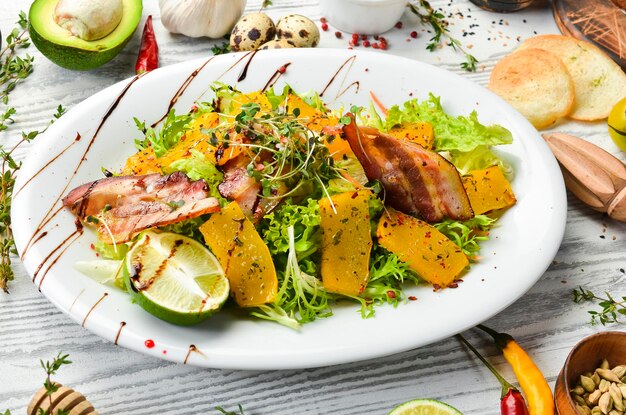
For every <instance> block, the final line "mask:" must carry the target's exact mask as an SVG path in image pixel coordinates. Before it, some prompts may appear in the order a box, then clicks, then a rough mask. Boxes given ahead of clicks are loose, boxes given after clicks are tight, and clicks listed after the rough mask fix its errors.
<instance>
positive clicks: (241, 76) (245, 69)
mask: <svg viewBox="0 0 626 415" xmlns="http://www.w3.org/2000/svg"><path fill="white" fill-rule="evenodd" d="M257 52H258V49H257V50H254V51H252V52H250V53H246V54H245V55H244V58H245V57H246V56H248V55H250V59H248V62H246V65H245V66H244V67H243V69H242V71H241V73H240V74H239V77H238V78H237V82H241V81H243V80H244V79H246V76H248V67H249V66H250V63H251V62H252V59H253V58H254V55H256V53H257ZM241 59H243V58H241ZM241 59H239V60H238V61H237V63H239V62H241ZM237 63H236V64H237ZM236 64H235V65H236ZM233 66H234V65H233ZM232 68H233V67H232V66H231V67H230V69H232ZM230 69H228V71H230ZM228 71H226V72H228ZM226 72H225V73H226Z"/></svg>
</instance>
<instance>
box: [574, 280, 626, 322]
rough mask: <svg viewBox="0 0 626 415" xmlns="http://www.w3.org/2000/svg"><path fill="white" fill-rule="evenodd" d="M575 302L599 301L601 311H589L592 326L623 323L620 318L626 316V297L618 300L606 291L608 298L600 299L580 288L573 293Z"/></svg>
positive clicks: (591, 292) (589, 291)
mask: <svg viewBox="0 0 626 415" xmlns="http://www.w3.org/2000/svg"><path fill="white" fill-rule="evenodd" d="M572 294H573V296H574V302H576V303H584V302H587V301H594V300H597V301H599V303H598V305H599V306H600V307H602V309H601V310H600V311H596V310H589V311H588V313H589V314H590V315H591V324H597V323H600V324H602V325H603V326H604V325H606V324H609V323H621V322H623V321H622V320H620V317H622V316H626V297H622V298H621V300H616V299H615V298H613V296H612V295H611V294H610V293H609V292H606V291H605V295H606V297H600V296H598V295H596V294H594V293H593V291H591V290H588V289H586V288H583V287H578V288H576V289H574V290H573V292H572Z"/></svg>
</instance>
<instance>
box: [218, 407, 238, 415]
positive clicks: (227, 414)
mask: <svg viewBox="0 0 626 415" xmlns="http://www.w3.org/2000/svg"><path fill="white" fill-rule="evenodd" d="M237 406H238V408H239V412H234V411H227V410H225V409H224V408H222V407H221V406H216V407H215V409H216V410H218V411H220V412H221V413H223V414H224V415H244V413H243V407H242V406H241V405H237Z"/></svg>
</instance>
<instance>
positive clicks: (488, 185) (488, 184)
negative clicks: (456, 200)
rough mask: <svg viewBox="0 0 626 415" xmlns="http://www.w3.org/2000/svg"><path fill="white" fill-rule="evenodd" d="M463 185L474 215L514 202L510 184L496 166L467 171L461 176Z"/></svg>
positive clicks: (501, 207)
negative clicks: (467, 172)
mask: <svg viewBox="0 0 626 415" xmlns="http://www.w3.org/2000/svg"><path fill="white" fill-rule="evenodd" d="M463 187H465V190H466V191H467V197H469V200H470V204H471V205H472V210H474V214H476V215H480V214H483V213H485V212H489V211H492V210H495V209H504V208H507V207H509V206H513V205H514V204H515V202H516V199H515V194H513V189H511V184H510V183H509V181H508V180H507V179H506V177H504V174H503V173H502V170H501V169H500V168H499V167H498V166H491V167H489V168H487V169H483V170H473V171H471V172H469V174H468V175H467V176H464V177H463Z"/></svg>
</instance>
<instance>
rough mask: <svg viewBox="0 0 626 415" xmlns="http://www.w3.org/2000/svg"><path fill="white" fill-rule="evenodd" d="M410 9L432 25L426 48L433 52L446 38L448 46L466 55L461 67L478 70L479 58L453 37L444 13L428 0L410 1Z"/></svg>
mask: <svg viewBox="0 0 626 415" xmlns="http://www.w3.org/2000/svg"><path fill="white" fill-rule="evenodd" d="M409 9H410V10H411V11H412V12H413V13H414V14H416V15H417V16H418V17H419V18H420V20H421V22H422V23H423V24H426V25H430V27H431V28H432V29H433V31H434V34H433V36H432V37H431V38H430V40H429V42H428V45H426V49H428V50H429V51H431V52H433V51H435V50H436V49H437V48H438V47H439V45H441V44H442V41H443V39H444V38H445V39H447V40H448V43H447V44H448V46H450V47H451V48H452V49H454V50H456V51H459V52H461V53H463V55H465V62H463V63H461V68H463V69H465V70H466V71H468V72H475V71H476V64H477V63H478V60H477V59H476V58H475V57H474V56H473V55H471V54H470V53H469V52H468V51H467V50H466V49H465V48H464V47H463V45H462V44H461V42H460V41H459V40H458V39H456V38H454V37H452V35H451V34H450V31H449V30H448V22H447V21H446V20H445V16H444V15H443V13H441V12H440V11H438V10H435V9H434V8H433V7H432V6H431V5H430V3H429V2H428V1H427V0H420V1H419V5H416V4H413V3H409Z"/></svg>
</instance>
